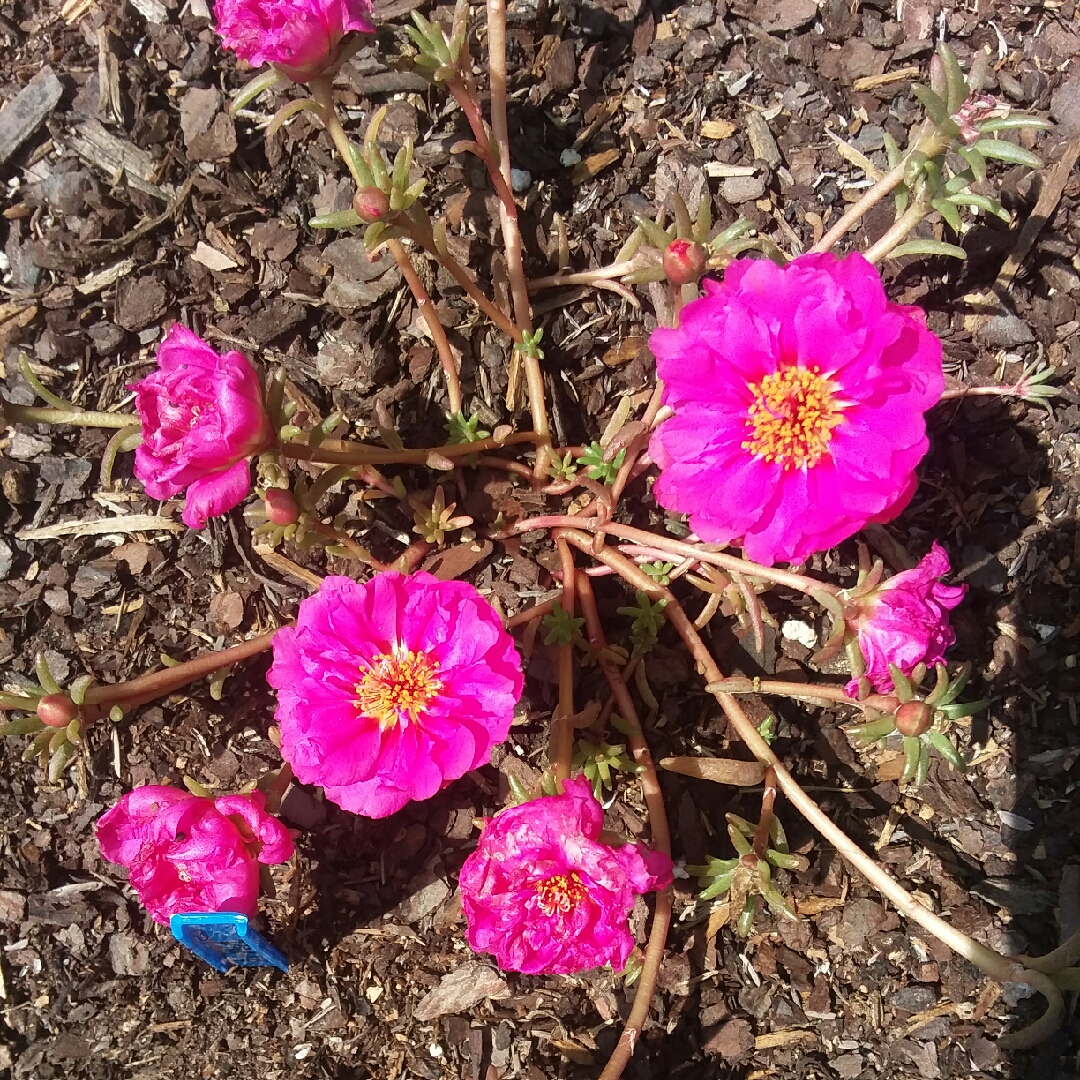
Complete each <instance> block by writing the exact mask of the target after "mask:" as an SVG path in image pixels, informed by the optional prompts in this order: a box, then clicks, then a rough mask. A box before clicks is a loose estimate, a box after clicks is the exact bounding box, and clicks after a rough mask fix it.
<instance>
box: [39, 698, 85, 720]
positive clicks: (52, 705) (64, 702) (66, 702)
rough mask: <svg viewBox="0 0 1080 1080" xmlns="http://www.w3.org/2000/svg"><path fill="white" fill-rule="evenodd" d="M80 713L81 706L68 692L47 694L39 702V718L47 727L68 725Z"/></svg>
mask: <svg viewBox="0 0 1080 1080" xmlns="http://www.w3.org/2000/svg"><path fill="white" fill-rule="evenodd" d="M78 715H79V707H78V706H77V705H76V704H75V702H74V701H72V700H71V698H69V697H68V696H67V694H46V695H45V697H43V698H41V699H40V700H39V701H38V703H37V718H38V719H39V720H40V721H41V722H42V723H43V724H44V725H45V726H46V727H54V728H62V727H67V726H68V724H70V723H71V721H72V720H74V719H75V717H77V716H78Z"/></svg>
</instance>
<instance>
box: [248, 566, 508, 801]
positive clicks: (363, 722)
mask: <svg viewBox="0 0 1080 1080" xmlns="http://www.w3.org/2000/svg"><path fill="white" fill-rule="evenodd" d="M267 680H268V681H269V683H270V685H271V686H273V687H276V688H277V691H278V707H277V714H276V715H277V721H278V725H279V727H280V730H281V755H282V757H284V758H285V760H286V761H287V762H289V764H290V765H292V767H293V771H294V772H295V773H296V776H297V778H298V779H299V780H301V781H302V782H303V783H306V784H322V786H323V787H324V788H325V789H326V796H327V798H328V799H331V800H332V801H333V802H336V803H337V804H338V805H339V806H342V807H344V808H345V809H346V810H351V811H353V812H354V813H357V814H364V815H365V816H367V817H386V816H387V815H388V814H392V813H394V812H395V811H397V810H400V809H401V808H402V807H403V806H404V805H405V804H406V803H407V802H409V801H410V800H418V799H430V798H431V796H432V795H434V794H435V793H436V792H437V791H439V789H440V788H442V787H445V786H446V784H448V783H449V782H450V781H451V780H456V779H457V778H458V777H459V776H463V775H464V774H465V773H466V772H468V771H469V770H470V769H475V768H478V767H479V766H480V765H484V764H486V763H487V762H488V761H490V760H491V751H492V748H493V747H494V746H495V745H497V744H498V743H500V742H502V741H503V740H504V739H505V738H506V736H507V735H508V734H509V731H510V723H511V721H512V720H513V717H514V706H515V705H516V704H517V700H518V698H519V697H520V696H521V688H522V677H521V661H520V659H519V658H518V654H517V650H516V648H515V647H514V640H513V638H512V637H511V636H510V635H509V634H508V633H507V632H506V630H505V629H504V628H503V625H502V622H501V620H500V619H499V616H498V614H497V613H496V612H495V609H494V608H492V606H491V605H490V604H489V603H488V602H487V601H486V600H485V599H484V598H483V597H482V596H481V595H480V594H479V593H478V592H477V591H476V590H475V589H474V588H473V587H472V586H471V585H467V584H466V583H465V582H462V581H439V580H438V579H437V578H435V577H432V575H430V574H424V573H417V574H412V575H411V576H408V577H406V576H405V575H403V574H398V573H385V574H378V575H376V576H375V577H374V578H372V579H371V580H370V581H369V582H367V583H366V584H364V585H360V584H358V583H357V582H355V581H353V580H352V579H351V578H345V577H328V578H326V579H325V580H324V581H323V583H322V585H321V586H320V588H319V591H318V592H317V593H316V594H315V595H314V596H310V597H308V599H306V600H305V601H303V603H301V605H300V611H299V615H298V616H297V620H296V627H295V629H293V628H291V627H283V628H282V629H281V630H279V631H278V632H277V635H276V636H275V637H274V664H273V666H272V667H271V668H270V671H269V673H268V674H267Z"/></svg>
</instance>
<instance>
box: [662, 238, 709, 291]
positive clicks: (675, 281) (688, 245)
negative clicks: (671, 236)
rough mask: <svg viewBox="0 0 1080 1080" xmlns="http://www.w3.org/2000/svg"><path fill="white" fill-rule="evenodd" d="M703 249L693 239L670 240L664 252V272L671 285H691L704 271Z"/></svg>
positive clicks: (699, 278) (705, 259)
mask: <svg viewBox="0 0 1080 1080" xmlns="http://www.w3.org/2000/svg"><path fill="white" fill-rule="evenodd" d="M706 261H707V256H706V254H705V249H704V248H703V247H702V246H701V245H700V244H698V243H695V242H694V241H693V240H672V241H671V243H670V244H668V247H667V251H665V252H664V273H665V274H666V275H667V279H668V281H670V282H671V284H672V285H693V284H694V283H695V282H698V281H700V280H701V275H702V274H704V273H705V263H706Z"/></svg>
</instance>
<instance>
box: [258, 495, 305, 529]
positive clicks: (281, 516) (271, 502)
mask: <svg viewBox="0 0 1080 1080" xmlns="http://www.w3.org/2000/svg"><path fill="white" fill-rule="evenodd" d="M266 518H267V520H268V521H269V522H270V523H271V524H272V525H294V524H296V522H297V521H298V520H299V518H300V507H299V506H297V504H296V499H295V498H294V497H293V493H292V492H291V491H286V490H285V489H284V488H267V489H266Z"/></svg>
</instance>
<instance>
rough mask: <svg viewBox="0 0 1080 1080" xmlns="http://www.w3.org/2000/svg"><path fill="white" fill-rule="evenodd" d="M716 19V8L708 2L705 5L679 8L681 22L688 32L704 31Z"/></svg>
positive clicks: (689, 5) (686, 5) (685, 5)
mask: <svg viewBox="0 0 1080 1080" xmlns="http://www.w3.org/2000/svg"><path fill="white" fill-rule="evenodd" d="M715 18H716V8H714V7H713V5H712V4H711V3H709V2H708V0H706V2H705V3H703V4H684V5H683V6H682V7H681V8H679V22H681V23H682V24H683V27H684V28H685V29H686V30H704V29H706V28H707V27H709V26H711V25H712V21H713V19H715Z"/></svg>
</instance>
